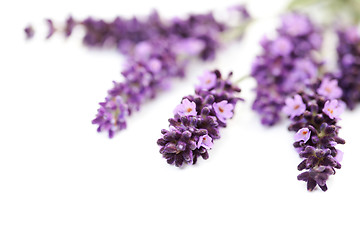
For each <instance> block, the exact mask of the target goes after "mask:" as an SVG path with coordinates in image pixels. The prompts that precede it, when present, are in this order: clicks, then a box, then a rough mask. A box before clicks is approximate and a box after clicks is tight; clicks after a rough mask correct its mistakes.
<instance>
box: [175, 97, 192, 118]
mask: <svg viewBox="0 0 360 240" xmlns="http://www.w3.org/2000/svg"><path fill="white" fill-rule="evenodd" d="M174 114H175V115H176V114H179V116H196V114H197V113H196V104H195V103H194V102H191V101H189V99H187V98H185V99H184V100H182V102H181V104H179V105H178V106H177V107H176V108H175V110H174Z"/></svg>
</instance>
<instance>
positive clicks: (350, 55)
mask: <svg viewBox="0 0 360 240" xmlns="http://www.w3.org/2000/svg"><path fill="white" fill-rule="evenodd" d="M338 39H339V43H338V47H337V53H338V66H339V70H340V73H339V75H340V76H339V85H340V87H341V88H342V90H343V92H344V94H343V97H342V100H343V101H344V102H346V104H347V106H348V107H349V108H350V109H354V108H355V106H356V104H357V103H358V102H359V101H360V34H359V31H358V30H357V28H356V27H352V28H348V29H345V30H339V31H338Z"/></svg>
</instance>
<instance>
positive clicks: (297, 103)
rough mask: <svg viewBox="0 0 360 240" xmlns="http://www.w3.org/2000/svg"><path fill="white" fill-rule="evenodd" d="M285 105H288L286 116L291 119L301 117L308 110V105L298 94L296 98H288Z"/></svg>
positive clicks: (285, 111) (285, 110)
mask: <svg viewBox="0 0 360 240" xmlns="http://www.w3.org/2000/svg"><path fill="white" fill-rule="evenodd" d="M285 103H286V105H285V106H284V108H283V111H284V113H285V114H287V115H289V116H290V118H294V117H296V116H300V115H301V114H303V113H304V112H305V110H306V105H305V104H304V102H303V100H302V98H301V96H300V95H299V94H296V95H295V96H294V98H287V99H286V100H285Z"/></svg>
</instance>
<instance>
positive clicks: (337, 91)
mask: <svg viewBox="0 0 360 240" xmlns="http://www.w3.org/2000/svg"><path fill="white" fill-rule="evenodd" d="M317 93H318V94H320V95H322V96H325V97H327V98H328V99H336V98H340V97H341V96H342V90H341V88H340V87H338V81H337V80H336V79H333V80H329V79H328V78H325V79H324V80H323V81H322V82H321V85H320V87H319V88H318V90H317Z"/></svg>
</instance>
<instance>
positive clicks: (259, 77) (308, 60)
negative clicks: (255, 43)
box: [251, 13, 322, 126]
mask: <svg viewBox="0 0 360 240" xmlns="http://www.w3.org/2000/svg"><path fill="white" fill-rule="evenodd" d="M282 22H283V24H282V26H281V27H280V28H279V29H277V32H278V35H277V36H276V37H275V38H274V39H268V38H263V39H262V40H261V42H260V44H261V47H262V48H263V51H262V53H261V54H260V55H259V56H257V57H256V59H255V61H254V63H253V66H252V70H251V75H252V76H253V77H254V78H255V80H256V82H257V86H256V98H255V101H254V103H253V106H252V108H253V110H255V111H256V112H258V113H259V115H260V117H261V123H262V124H264V125H269V126H271V125H274V124H276V123H277V122H278V121H279V120H280V119H281V118H280V113H281V110H282V109H283V108H284V106H285V104H286V103H285V99H286V98H288V97H289V96H293V95H294V94H296V93H297V92H299V91H301V90H302V89H306V88H307V86H309V85H312V84H315V83H316V79H317V73H318V71H317V68H318V67H319V66H321V65H322V62H319V60H318V59H316V58H315V57H314V54H313V52H314V51H318V50H320V47H321V44H320V43H321V40H322V36H321V32H320V31H319V29H318V28H317V27H315V26H314V25H313V24H312V23H311V22H310V20H309V19H308V17H307V16H305V15H300V14H296V13H292V14H290V15H287V16H285V17H284V18H283V19H282ZM288 110H289V113H288V114H290V113H291V112H293V110H291V109H288ZM290 110H291V111H290ZM299 113H300V112H299ZM294 114H296V113H294ZM294 116H295V115H294Z"/></svg>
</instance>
